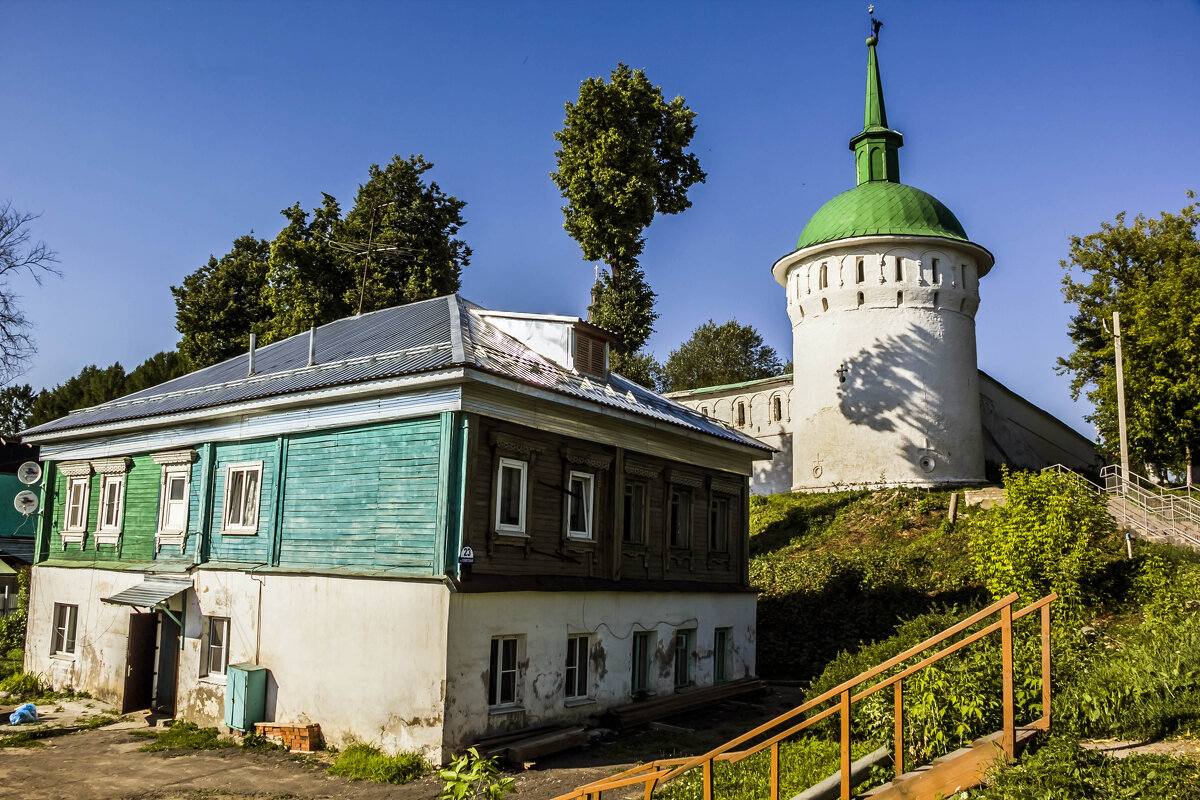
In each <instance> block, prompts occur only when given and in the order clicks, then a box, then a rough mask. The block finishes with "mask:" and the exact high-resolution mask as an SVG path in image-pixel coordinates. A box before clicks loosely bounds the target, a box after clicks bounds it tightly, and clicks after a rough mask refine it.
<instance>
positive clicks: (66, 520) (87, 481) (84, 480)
mask: <svg viewBox="0 0 1200 800" xmlns="http://www.w3.org/2000/svg"><path fill="white" fill-rule="evenodd" d="M76 486H82V487H83V488H82V490H81V496H80V512H79V523H78V524H77V525H72V524H71V506H72V505H73V503H72V502H71V495H72V494H73V493H74V491H75V487H76ZM91 493H92V478H91V476H90V475H89V476H86V477H77V478H68V479H67V496H66V513H65V514H64V515H63V526H62V530H63V532H64V533H84V532H85V531H87V524H88V501H89V500H90V499H91ZM77 541H82V539H79V540H77Z"/></svg>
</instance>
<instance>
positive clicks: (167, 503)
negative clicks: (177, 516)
mask: <svg viewBox="0 0 1200 800" xmlns="http://www.w3.org/2000/svg"><path fill="white" fill-rule="evenodd" d="M180 480H181V481H183V499H182V500H181V501H178V500H177V501H172V500H171V484H172V483H174V482H175V481H180ZM191 499H192V468H191V467H190V466H188V467H163V469H162V478H161V479H160V482H159V487H158V532H157V538H158V543H159V544H160V545H162V544H183V536H184V535H185V534H186V533H187V528H188V512H189V510H190V509H189V506H190V504H191ZM172 503H182V506H183V510H182V519H181V520H180V521H179V523H178V524H175V525H171V524H170V518H171V506H172Z"/></svg>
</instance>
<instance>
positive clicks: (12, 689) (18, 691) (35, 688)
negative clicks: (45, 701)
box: [0, 672, 45, 699]
mask: <svg viewBox="0 0 1200 800" xmlns="http://www.w3.org/2000/svg"><path fill="white" fill-rule="evenodd" d="M44 688H45V687H44V686H43V685H42V676H41V675H40V674H38V673H36V672H17V673H14V674H12V675H9V676H8V677H7V678H5V679H4V680H2V681H0V692H8V693H9V694H11V695H18V696H21V697H27V696H29V695H35V694H41V693H42V691H43V689H44ZM39 699H40V698H39Z"/></svg>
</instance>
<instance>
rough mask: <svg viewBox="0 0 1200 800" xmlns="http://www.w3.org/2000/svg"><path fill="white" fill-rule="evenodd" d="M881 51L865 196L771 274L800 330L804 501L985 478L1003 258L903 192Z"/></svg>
mask: <svg viewBox="0 0 1200 800" xmlns="http://www.w3.org/2000/svg"><path fill="white" fill-rule="evenodd" d="M876 43H877V39H876V37H874V36H872V37H870V38H869V39H867V100H866V121H865V126H864V128H863V131H862V133H860V134H858V135H857V136H855V137H854V138H852V139H851V140H850V149H851V150H853V151H854V154H855V166H856V173H857V178H858V181H857V182H858V185H857V186H856V187H855V188H853V189H851V190H850V191H848V192H843V193H842V194H840V195H838V196H837V197H835V198H833V199H832V200H830V201H829V202H828V203H826V204H825V205H824V206H822V207H821V208H820V210H818V211H817V213H816V214H815V215H814V216H813V218H812V219H811V220H810V221H809V223H808V225H806V226H805V228H804V231H803V232H802V233H801V234H800V240H799V242H798V243H797V249H796V251H795V252H793V253H789V254H788V255H786V256H784V257H783V258H781V259H779V260H778V261H777V262H775V266H774V268H773V270H772V271H773V273H774V275H775V279H776V280H777V281H779V283H780V284H782V285H783V286H784V288H785V289H786V291H787V300H788V305H787V307H788V316H789V317H790V318H791V321H792V342H793V362H794V365H795V369H794V372H793V374H794V376H795V377H794V379H793V380H794V381H795V386H794V390H793V392H792V420H793V424H794V442H793V448H794V451H793V452H794V461H793V473H792V474H793V478H792V480H793V486H792V488H793V489H795V490H832V489H836V488H840V487H850V486H878V485H915V486H930V485H954V484H963V483H978V482H982V481H983V479H984V473H983V438H982V433H981V429H980V420H979V371H978V368H977V366H976V360H975V311H976V309H977V308H978V307H979V279H980V278H981V277H983V276H984V275H986V274H987V272H988V270H990V269H991V267H992V264H993V261H994V259H993V258H992V254H991V253H989V252H988V251H987V250H986V249H984V248H982V247H980V246H979V245H977V244H974V243H972V242H970V241H969V240H968V239H967V235H966V233H965V232H964V231H963V228H962V225H960V224H959V222H958V220H957V219H956V218H955V217H954V214H952V213H951V212H950V210H949V209H948V208H946V207H945V206H944V205H942V204H941V203H940V202H938V201H937V199H936V198H934V197H933V196H931V195H929V194H927V193H925V192H922V191H921V190H919V189H914V188H913V187H911V186H905V185H904V184H902V183H900V168H899V158H898V152H897V151H898V150H899V148H900V147H901V146H902V145H903V143H904V139H903V137H902V136H901V135H900V133H899V132H897V131H893V130H890V129H889V128H888V126H887V116H886V112H885V109H884V103H883V86H882V82H881V81H880V77H879V65H878V62H877V59H876V55H875V45H876Z"/></svg>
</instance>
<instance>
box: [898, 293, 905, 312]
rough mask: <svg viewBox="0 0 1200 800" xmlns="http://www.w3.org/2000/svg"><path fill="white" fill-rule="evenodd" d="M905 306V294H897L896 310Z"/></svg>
mask: <svg viewBox="0 0 1200 800" xmlns="http://www.w3.org/2000/svg"><path fill="white" fill-rule="evenodd" d="M902 305H904V292H896V308H899V307H900V306H902Z"/></svg>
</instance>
